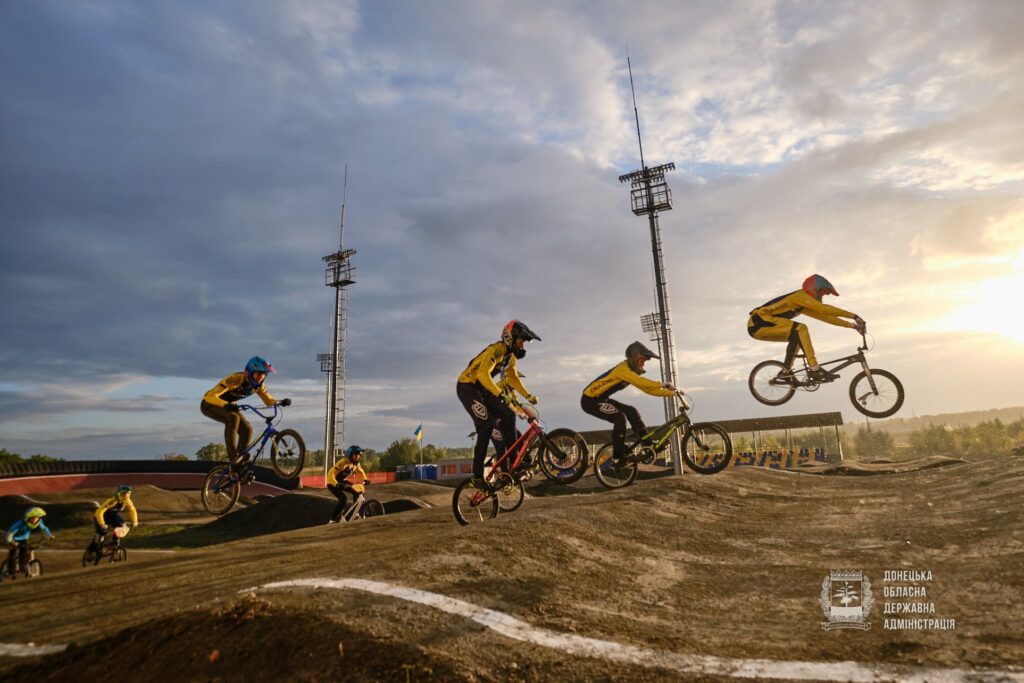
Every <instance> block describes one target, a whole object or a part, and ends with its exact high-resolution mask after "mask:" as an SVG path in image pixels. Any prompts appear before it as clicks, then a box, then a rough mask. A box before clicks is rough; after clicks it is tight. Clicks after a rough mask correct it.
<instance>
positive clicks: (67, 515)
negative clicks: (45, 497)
mask: <svg viewBox="0 0 1024 683" xmlns="http://www.w3.org/2000/svg"><path fill="white" fill-rule="evenodd" d="M36 505H39V506H41V507H43V508H44V509H45V510H46V518H45V522H46V526H48V527H49V528H50V529H52V530H54V532H57V531H58V530H59V529H66V528H68V527H79V526H83V525H85V524H89V523H91V522H92V517H93V514H94V513H95V512H96V506H95V505H93V504H92V502H85V501H82V502H77V503H50V502H43V501H40V500H37V499H33V498H29V497H28V496H21V495H18V496H0V525H2V526H3V530H4V531H6V530H7V529H8V528H10V526H11V524H13V523H14V522H15V520H18V519H21V516H22V515H24V514H25V510H27V509H28V508H30V507H33V506H36Z"/></svg>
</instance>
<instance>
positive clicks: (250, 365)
mask: <svg viewBox="0 0 1024 683" xmlns="http://www.w3.org/2000/svg"><path fill="white" fill-rule="evenodd" d="M245 371H246V372H248V373H249V374H252V373H254V372H268V373H269V372H273V371H274V366H273V365H271V364H270V363H268V362H267V359H266V358H261V357H260V356H253V357H252V358H250V359H249V361H248V362H247V363H246V364H245Z"/></svg>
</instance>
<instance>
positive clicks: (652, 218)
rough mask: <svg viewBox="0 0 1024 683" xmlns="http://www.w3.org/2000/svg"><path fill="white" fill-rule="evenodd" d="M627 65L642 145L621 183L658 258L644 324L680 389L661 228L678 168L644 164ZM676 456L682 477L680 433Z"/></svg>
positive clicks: (671, 410)
mask: <svg viewBox="0 0 1024 683" xmlns="http://www.w3.org/2000/svg"><path fill="white" fill-rule="evenodd" d="M626 64H627V65H628V67H629V87H630V90H631V91H632V93H633V116H634V117H635V118H636V138H637V142H639V144H640V170H639V171H633V172H632V173H627V174H625V175H621V176H619V182H621V183H625V182H628V183H630V186H631V188H632V189H631V191H630V205H631V207H632V209H633V213H634V214H636V215H637V216H644V215H646V216H647V222H648V225H649V226H650V229H651V252H652V254H653V257H654V299H655V303H656V304H657V310H656V311H655V312H654V313H649V314H647V315H644V316H641V319H640V324H641V327H642V328H643V330H644V332H647V333H648V334H650V336H651V341H654V342H656V343H657V344H658V353H659V355H660V356H661V381H662V382H666V383H668V384H671V385H672V386H676V385H677V381H676V359H675V344H674V343H673V341H672V320H671V312H670V310H669V305H668V283H667V282H666V280H665V264H664V262H663V260H662V249H661V227H660V226H659V225H658V212H659V211H670V210H671V209H672V190H670V189H669V187H668V183H666V182H665V174H666V173H667V172H669V171H674V170H675V168H676V165H675V164H673V163H667V164H662V165H661V166H654V167H651V168H648V166H647V164H646V163H644V141H643V138H642V137H641V136H640V113H639V112H638V111H637V107H636V90H635V89H634V88H633V65H632V64H630V61H629V55H628V53H627V55H626ZM676 415H677V411H676V403H675V400H674V399H673V398H672V397H667V398H666V399H665V421H666V422H667V421H669V420H672V419H673V418H675V417H676ZM670 444H671V449H670V452H671V454H672V469H673V471H674V472H675V473H676V474H682V462H681V460H680V457H679V455H680V450H679V437H678V432H676V433H674V434H673V436H672V440H671V442H670Z"/></svg>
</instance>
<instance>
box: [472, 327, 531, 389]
mask: <svg viewBox="0 0 1024 683" xmlns="http://www.w3.org/2000/svg"><path fill="white" fill-rule="evenodd" d="M495 368H498V369H499V371H500V370H504V372H505V379H504V381H505V382H506V383H507V384H508V385H509V386H510V387H512V388H513V389H515V390H516V391H518V392H519V393H520V394H522V395H523V396H526V395H528V394H529V392H528V391H527V390H526V387H524V386H523V382H522V380H521V379H519V372H518V371H517V370H516V357H515V356H514V355H512V352H511V351H510V350H509V347H508V346H506V344H505V342H502V341H496V342H494V343H493V344H491V345H490V346H488V347H487V348H486V349H484V350H483V351H481V352H480V353H478V354H477V355H476V357H475V358H474V359H473V360H471V361H469V365H467V366H466V369H465V370H463V371H462V374H461V375H459V382H460V383H465V384H472V383H473V382H480V384H481V385H482V386H483V387H484V389H487V391H489V392H491V393H492V394H494V395H495V396H500V395H501V389H500V388H498V385H497V384H495V383H494V380H493V379H491V376H492V375H495V374H497V373H496V372H495V371H494V370H495Z"/></svg>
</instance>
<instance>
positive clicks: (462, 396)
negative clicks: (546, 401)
mask: <svg viewBox="0 0 1024 683" xmlns="http://www.w3.org/2000/svg"><path fill="white" fill-rule="evenodd" d="M533 340H537V341H540V337H538V336H537V335H536V334H534V332H533V331H532V330H531V329H530V328H529V327H527V326H526V325H525V324H524V323H522V322H520V321H518V320H510V321H509V322H508V323H507V324H506V325H505V327H504V328H502V331H501V339H499V340H498V341H496V342H494V343H493V344H490V345H489V346H488V347H487V348H485V349H484V350H483V351H481V352H480V353H478V354H477V355H476V357H474V358H473V360H471V361H470V362H469V365H467V366H466V369H465V370H463V371H462V374H461V375H459V381H458V383H457V384H456V393H457V394H458V396H459V401H461V402H462V406H463V407H464V408H465V409H466V412H467V413H469V415H470V417H472V418H473V426H474V427H476V445H475V446H474V448H473V477H474V478H475V479H476V480H477V484H478V485H479V486H480V487H483V486H484V460H485V459H486V457H487V442H488V440H489V439H490V438H491V433H492V431H493V430H494V429H495V428H496V427H497V429H498V430H499V431H500V433H501V439H500V442H501V443H502V444H504V445H505V448H508V447H509V446H511V445H512V443H513V442H515V438H516V418H515V413H513V412H512V410H511V409H510V408H509V407H508V406H507V405H505V404H504V403H503V402H502V401H501V398H500V397H501V395H502V393H501V389H499V388H498V385H496V384H495V383H494V380H493V379H492V376H493V375H496V374H498V373H497V372H495V369H498V371H499V372H500V371H504V376H505V381H506V382H507V383H508V384H509V386H510V387H512V388H513V389H514V390H515V391H516V392H518V393H519V394H521V395H522V396H523V398H525V399H526V400H527V401H529V402H530V403H536V402H537V397H536V396H534V395H533V394H531V393H530V392H528V391H527V390H526V387H525V386H523V382H522V380H521V379H520V377H519V373H518V372H517V370H516V360H521V359H523V358H524V357H525V356H526V348H525V346H524V345H525V343H526V342H528V341H533ZM496 443H497V442H496ZM498 455H499V456H500V455H501V453H498Z"/></svg>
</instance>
